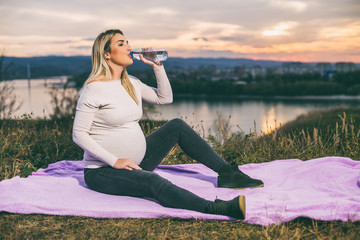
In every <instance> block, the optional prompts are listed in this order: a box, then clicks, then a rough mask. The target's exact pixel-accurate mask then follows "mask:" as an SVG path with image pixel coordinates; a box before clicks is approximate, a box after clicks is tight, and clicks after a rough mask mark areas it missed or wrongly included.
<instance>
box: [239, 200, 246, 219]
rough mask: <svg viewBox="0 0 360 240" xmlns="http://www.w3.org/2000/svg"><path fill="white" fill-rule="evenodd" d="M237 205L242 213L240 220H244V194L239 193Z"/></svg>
mask: <svg viewBox="0 0 360 240" xmlns="http://www.w3.org/2000/svg"><path fill="white" fill-rule="evenodd" d="M239 206H240V210H241V212H242V214H243V216H244V217H243V218H242V220H244V219H245V218H246V202H245V196H244V195H240V196H239Z"/></svg>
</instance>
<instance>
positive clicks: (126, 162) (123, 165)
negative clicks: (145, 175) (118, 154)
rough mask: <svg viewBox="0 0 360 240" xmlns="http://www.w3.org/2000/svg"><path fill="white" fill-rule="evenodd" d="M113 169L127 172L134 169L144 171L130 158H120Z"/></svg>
mask: <svg viewBox="0 0 360 240" xmlns="http://www.w3.org/2000/svg"><path fill="white" fill-rule="evenodd" d="M113 168H116V169H127V170H133V169H138V170H142V168H141V167H139V165H137V164H136V162H134V161H133V160H131V159H130V158H118V160H117V161H116V163H115V164H114V166H113Z"/></svg>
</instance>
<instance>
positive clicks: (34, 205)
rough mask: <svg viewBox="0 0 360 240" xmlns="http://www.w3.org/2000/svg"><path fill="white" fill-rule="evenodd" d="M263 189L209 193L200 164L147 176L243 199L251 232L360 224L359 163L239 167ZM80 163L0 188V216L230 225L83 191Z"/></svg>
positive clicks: (212, 179)
mask: <svg viewBox="0 0 360 240" xmlns="http://www.w3.org/2000/svg"><path fill="white" fill-rule="evenodd" d="M240 169H241V170H243V171H244V172H245V173H247V174H248V175H250V176H252V177H255V178H260V179H262V180H263V181H264V183H265V187H263V188H256V189H244V190H232V189H224V188H216V176H217V174H216V173H215V172H213V171H211V170H210V169H208V168H206V167H205V166H203V165H201V164H184V165H167V166H165V165H162V166H159V167H158V168H157V169H156V170H155V171H156V172H157V173H158V174H160V175H161V176H163V177H165V178H167V179H169V180H170V181H171V182H173V183H174V184H176V185H178V186H181V187H183V188H186V189H188V190H190V191H192V192H194V193H196V194H198V195H200V196H201V197H204V198H206V199H209V200H214V199H216V198H219V199H223V200H229V199H232V198H234V197H235V196H237V195H240V194H243V195H246V206H247V215H246V220H245V222H247V223H251V224H260V225H268V224H280V223H283V222H287V221H290V220H292V219H295V218H297V217H309V218H313V219H318V220H342V221H357V220H360V178H359V177H360V161H354V160H351V159H349V158H342V157H325V158H319V159H313V160H309V161H301V160H297V159H290V160H278V161H272V162H267V163H262V164H247V165H243V166H241V167H240ZM82 170H83V163H82V161H61V162H57V163H54V164H51V165H49V167H48V168H46V169H39V170H38V171H37V172H35V173H33V174H32V175H31V176H29V177H27V178H20V177H14V178H12V179H8V180H4V181H2V182H0V212H1V211H6V212H11V213H40V214H51V215H74V216H88V217H101V218H168V217H176V218H197V219H213V220H232V219H231V218H229V217H226V216H219V215H209V214H203V213H198V212H194V211H189V210H181V209H171V208H165V207H162V206H161V205H159V204H158V203H156V202H154V201H151V200H148V199H141V198H133V197H124V196H112V195H106V194H101V193H97V192H94V191H92V190H90V189H88V188H87V187H86V185H85V183H84V180H83V171H82Z"/></svg>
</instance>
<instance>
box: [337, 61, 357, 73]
mask: <svg viewBox="0 0 360 240" xmlns="http://www.w3.org/2000/svg"><path fill="white" fill-rule="evenodd" d="M335 69H336V71H338V72H352V71H355V70H356V65H355V64H354V63H353V62H337V63H335Z"/></svg>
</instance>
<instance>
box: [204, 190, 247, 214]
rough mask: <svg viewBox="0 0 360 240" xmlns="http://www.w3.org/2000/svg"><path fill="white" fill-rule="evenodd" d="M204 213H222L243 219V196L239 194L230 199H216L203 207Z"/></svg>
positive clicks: (244, 208) (244, 209)
mask: <svg viewBox="0 0 360 240" xmlns="http://www.w3.org/2000/svg"><path fill="white" fill-rule="evenodd" d="M205 213H210V214H217V215H224V216H229V217H233V218H236V219H241V220H244V219H245V216H246V206H245V196H244V195H240V196H237V197H236V198H234V199H233V200H230V201H223V200H219V199H216V200H215V202H212V203H210V204H208V205H207V206H206V207H205Z"/></svg>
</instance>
